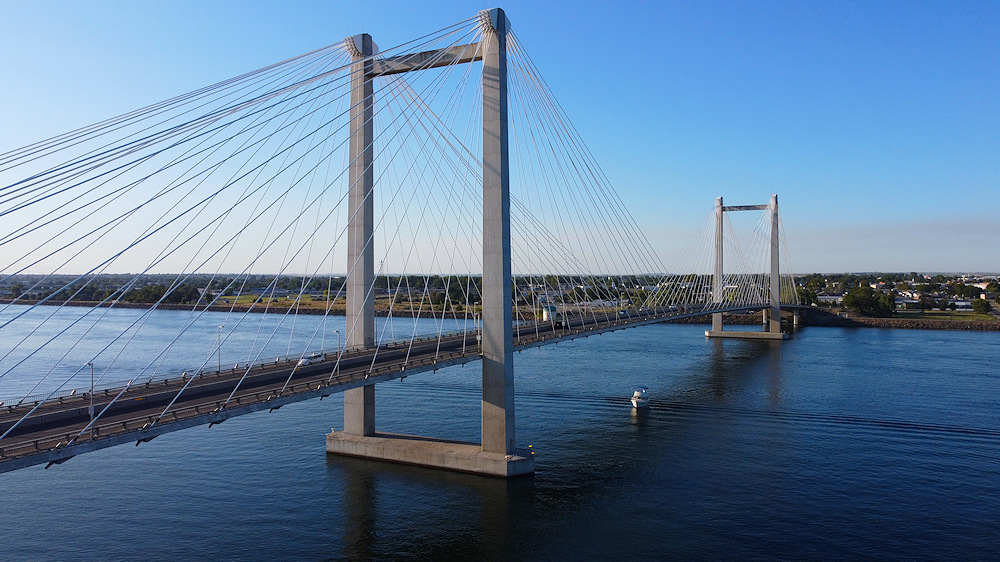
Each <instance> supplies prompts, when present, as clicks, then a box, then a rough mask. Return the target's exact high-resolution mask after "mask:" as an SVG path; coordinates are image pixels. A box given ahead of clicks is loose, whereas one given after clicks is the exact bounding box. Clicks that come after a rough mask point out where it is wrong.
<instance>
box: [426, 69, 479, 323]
mask: <svg viewBox="0 0 1000 562" xmlns="http://www.w3.org/2000/svg"><path fill="white" fill-rule="evenodd" d="M467 81H468V73H467V74H466V77H465V78H464V80H463V83H467ZM457 89H458V88H456V90H457ZM453 99H454V97H453ZM450 102H451V100H449V105H448V107H452V108H453V111H454V109H455V106H456V105H457V104H454V103H450ZM410 103H411V104H412V105H418V106H419V107H420V108H421V114H422V115H425V116H429V117H430V120H431V121H432V122H433V123H434V124H435V126H434V128H433V131H432V129H431V128H429V127H428V126H427V124H426V122H425V120H423V119H420V120H417V121H416V122H417V124H419V125H420V127H421V128H422V129H423V131H424V133H425V135H426V136H427V138H433V139H434V140H433V143H434V146H432V147H430V148H429V147H428V143H427V142H424V143H421V144H420V148H419V150H420V152H421V153H430V154H435V153H439V152H440V153H442V154H444V153H447V151H444V150H442V149H443V148H444V147H448V148H449V149H451V152H453V153H454V154H455V156H457V157H459V158H460V159H461V160H463V161H466V162H467V159H466V158H463V156H465V152H463V151H460V150H455V149H454V144H453V143H452V141H450V138H451V137H452V136H454V135H453V133H451V132H450V128H449V127H448V126H447V125H446V124H445V123H444V121H442V119H441V118H440V117H439V116H437V115H436V114H435V113H434V112H433V110H431V109H429V108H428V107H427V106H426V104H424V103H423V101H422V100H420V99H419V98H417V99H414V100H413V101H411V102H410ZM436 161H437V164H436V170H435V171H434V172H433V174H432V177H433V178H434V180H433V181H434V184H436V185H440V184H441V183H442V182H441V179H440V178H441V177H442V176H443V175H444V174H443V172H442V168H441V166H442V163H443V162H445V161H447V162H449V163H450V167H451V170H450V171H451V173H452V174H455V173H456V172H458V171H459V167H458V166H456V165H455V164H454V163H453V161H452V160H450V159H446V158H438V159H437V160H436ZM467 169H471V167H468V168H467ZM474 183H475V182H474V181H471V179H467V180H466V181H465V185H466V186H467V189H465V190H459V192H458V194H459V195H460V194H462V193H467V192H469V191H471V189H468V188H469V187H471V186H472V185H474ZM445 187H446V189H447V192H446V193H445V200H446V201H447V204H446V205H445V207H444V209H442V213H441V222H440V225H441V226H440V228H439V230H440V231H441V232H443V231H444V229H445V228H446V227H447V225H448V221H447V218H448V214H449V210H450V208H451V207H452V205H453V204H454V203H455V201H459V202H460V203H459V204H458V205H457V207H458V208H457V210H456V212H455V213H454V218H455V219H457V220H456V224H455V227H456V230H465V229H462V225H463V224H471V221H466V220H463V219H464V218H465V217H467V216H470V214H471V213H469V212H468V210H467V208H466V206H465V203H464V202H465V198H464V197H462V196H456V193H455V190H454V189H452V188H453V187H454V184H453V183H451V182H445ZM431 189H432V190H431V191H429V192H428V193H429V194H430V193H431V192H432V191H433V187H432V188H431ZM468 230H469V231H471V232H473V233H474V234H472V235H471V237H468V238H467V241H469V245H470V246H472V245H478V244H479V239H478V234H475V229H468ZM449 234H452V233H451V232H450V231H449ZM458 238H459V237H458V235H457V232H456V233H454V236H453V239H454V240H456V242H455V246H457V239H458ZM448 261H449V263H451V264H452V265H451V268H452V269H454V264H455V257H454V251H453V252H452V254H451V255H449V258H448ZM432 267H433V265H432ZM466 269H471V268H470V267H469V263H468V262H467V261H466ZM449 302H450V299H449ZM446 304H447V303H446Z"/></svg>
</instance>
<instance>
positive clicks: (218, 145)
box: [0, 106, 273, 243]
mask: <svg viewBox="0 0 1000 562" xmlns="http://www.w3.org/2000/svg"><path fill="white" fill-rule="evenodd" d="M272 107H273V106H272ZM262 114H263V113H261V115H262ZM230 124H231V123H230ZM230 124H227V125H226V126H228V125H230ZM248 128H249V127H245V128H244V129H243V130H242V131H240V132H239V133H237V134H235V135H231V136H229V137H227V138H226V139H224V140H223V141H221V142H218V143H216V144H215V145H212V146H213V147H215V149H218V148H219V147H221V146H223V145H224V144H225V143H227V142H229V141H231V140H232V139H233V138H235V136H236V135H238V134H242V133H245V132H246V131H247V129H248ZM219 130H222V128H221V127H220V128H217V129H216V130H215V131H214V132H217V131H219ZM214 132H213V134H214ZM210 137H211V135H209V137H208V138H210ZM173 146H176V143H175V144H174V145H172V146H171V147H168V149H169V148H172V147H173ZM210 148H211V147H210ZM191 150H193V148H192V149H189V150H188V152H190V151H191ZM205 150H208V149H205ZM183 156H184V155H182V156H181V157H177V158H175V160H174V162H173V163H171V164H168V165H165V166H162V167H161V168H160V169H159V170H157V171H156V172H153V174H155V173H158V172H162V171H163V170H165V169H168V168H170V167H172V166H173V165H176V164H178V163H180V162H183V161H185V160H187V158H183ZM143 161H145V160H142V159H140V160H138V161H133V166H137V165H138V164H140V163H141V162H143ZM125 171H127V167H126V168H125V169H124V170H122V169H119V175H121V174H124V173H125ZM150 175H152V174H150ZM148 177H149V176H148V175H147V176H145V177H143V178H140V179H139V180H136V181H135V182H133V183H130V184H127V185H126V186H125V187H124V188H119V190H116V191H121V190H125V189H130V188H132V187H135V186H136V185H138V184H139V183H141V182H142V181H143V180H144V179H147V178H148ZM91 179H94V178H91ZM87 181H91V180H87ZM107 181H109V180H106V181H105V182H104V183H106V182H107ZM77 185H79V184H77ZM100 185H103V184H98V185H97V186H95V188H96V187H99V186H100ZM112 193H115V191H112ZM107 196H108V195H107V194H106V195H104V196H102V198H103V197H107ZM77 197H79V196H77ZM97 200H98V201H99V200H100V198H99V199H97ZM90 204H93V202H91V203H88V204H83V205H78V206H77V207H76V208H75V209H73V211H79V210H82V209H85V208H86V207H87V206H89V205H90ZM107 204H108V203H105V206H106V205H107ZM57 210H58V209H57ZM66 214H68V213H66ZM35 222H37V220H36V221H35ZM30 224H31V223H29V225H30ZM22 228H24V227H22ZM10 239H11V235H10V234H8V235H6V236H5V237H4V238H3V239H0V243H4V242H2V240H7V241H9V240H10Z"/></svg>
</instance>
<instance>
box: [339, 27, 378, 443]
mask: <svg viewBox="0 0 1000 562" xmlns="http://www.w3.org/2000/svg"><path fill="white" fill-rule="evenodd" d="M346 43H347V46H348V49H349V50H350V51H351V59H352V60H353V61H354V64H352V65H351V140H350V163H349V172H348V179H349V181H350V186H349V188H348V195H347V201H348V212H349V213H351V215H350V217H349V219H348V221H349V222H348V227H347V322H348V324H347V345H348V347H370V346H372V345H375V299H374V295H373V294H372V287H373V284H374V281H375V248H374V241H373V240H372V234H373V232H374V225H375V204H374V200H373V198H372V190H373V189H374V186H375V170H374V169H373V168H372V164H373V162H374V160H375V158H374V147H373V141H374V138H375V127H374V123H373V119H372V117H373V114H374V111H373V106H374V86H373V85H372V79H371V76H370V74H371V69H372V58H371V57H372V56H373V55H374V54H375V53H377V52H378V47H377V46H376V45H375V43H374V42H373V41H372V38H371V36H370V35H368V34H367V33H364V34H361V35H355V36H354V37H350V38H348V39H347V40H346ZM344 431H345V432H347V433H350V434H353V435H374V434H375V385H373V384H370V385H367V386H362V387H360V388H353V389H351V390H347V391H345V392H344Z"/></svg>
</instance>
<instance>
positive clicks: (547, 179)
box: [513, 72, 589, 313]
mask: <svg viewBox="0 0 1000 562" xmlns="http://www.w3.org/2000/svg"><path fill="white" fill-rule="evenodd" d="M513 77H514V88H515V96H516V95H518V94H517V91H518V88H519V85H518V81H517V79H518V75H517V73H516V72H515V73H514V74H513ZM515 107H520V108H521V110H522V113H523V114H524V115H525V118H524V119H525V122H527V123H531V122H532V118H531V117H530V116H529V115H528V114H527V107H528V106H527V104H516V105H515ZM515 115H517V113H515ZM526 129H527V131H528V132H529V133H530V135H531V138H532V139H533V145H534V146H536V147H537V146H538V145H539V144H540V141H538V140H537V139H536V138H535V132H534V131H535V130H536V128H535V127H526ZM526 145H527V143H526ZM526 152H528V153H531V154H534V155H535V159H528V161H529V162H531V163H532V164H534V163H535V162H536V161H537V162H538V164H539V167H538V168H534V169H535V170H537V171H538V172H537V173H536V174H534V175H535V177H537V176H538V175H541V177H542V178H543V180H544V182H545V185H546V187H545V189H541V190H538V191H544V192H545V193H548V194H549V197H550V201H551V202H552V205H551V209H553V210H554V211H555V214H556V224H557V225H558V226H559V227H560V230H561V231H562V232H563V233H564V234H563V236H565V238H566V241H567V242H569V243H572V242H573V241H574V240H576V241H579V239H580V237H579V235H573V234H571V233H570V230H569V229H568V228H566V226H565V221H564V220H563V219H561V218H560V217H561V216H562V215H563V212H562V210H563V209H569V207H570V206H569V205H568V204H566V196H565V193H564V192H562V191H559V192H558V193H559V194H560V195H561V197H562V198H563V203H564V204H563V205H559V204H558V203H556V202H555V201H552V200H551V197H552V194H553V193H554V192H556V190H555V189H553V186H552V182H551V181H550V174H549V173H548V172H546V171H545V168H546V167H545V166H544V165H541V164H542V162H543V160H542V152H541V151H540V150H537V149H536V150H526ZM549 162H551V161H549ZM540 207H542V206H541V205H540ZM542 208H543V207H542ZM526 214H527V213H526ZM567 253H568V254H569V255H576V252H574V251H572V250H570V251H569V252H567ZM588 269H589V268H587V267H582V268H579V271H580V272H581V273H582V272H584V271H587V270H588ZM571 284H575V283H571ZM580 284H583V280H582V278H581V280H580ZM581 310H582V309H580V308H578V309H577V312H578V313H580V312H581Z"/></svg>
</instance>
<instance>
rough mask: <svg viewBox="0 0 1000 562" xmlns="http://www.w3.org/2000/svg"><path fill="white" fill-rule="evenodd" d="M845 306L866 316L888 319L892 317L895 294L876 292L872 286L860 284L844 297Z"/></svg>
mask: <svg viewBox="0 0 1000 562" xmlns="http://www.w3.org/2000/svg"><path fill="white" fill-rule="evenodd" d="M844 306H845V307H846V308H849V309H851V310H854V311H856V312H859V313H861V314H864V315H865V316H874V317H876V318H888V317H890V316H892V310H893V308H894V306H895V296H894V295H893V293H889V294H885V293H882V292H878V291H875V289H872V288H871V287H870V286H868V285H865V284H864V283H860V284H858V285H857V286H855V287H854V288H853V289H851V290H849V291H848V292H847V294H845V295H844Z"/></svg>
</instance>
